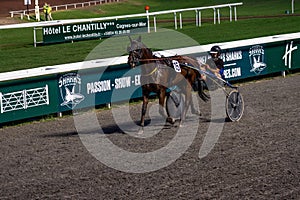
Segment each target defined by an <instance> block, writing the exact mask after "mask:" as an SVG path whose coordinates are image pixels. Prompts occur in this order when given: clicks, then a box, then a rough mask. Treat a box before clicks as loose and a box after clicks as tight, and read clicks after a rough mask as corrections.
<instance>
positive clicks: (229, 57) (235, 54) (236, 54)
mask: <svg viewBox="0 0 300 200" xmlns="http://www.w3.org/2000/svg"><path fill="white" fill-rule="evenodd" d="M242 59H243V53H242V51H231V52H226V61H234V60H242Z"/></svg>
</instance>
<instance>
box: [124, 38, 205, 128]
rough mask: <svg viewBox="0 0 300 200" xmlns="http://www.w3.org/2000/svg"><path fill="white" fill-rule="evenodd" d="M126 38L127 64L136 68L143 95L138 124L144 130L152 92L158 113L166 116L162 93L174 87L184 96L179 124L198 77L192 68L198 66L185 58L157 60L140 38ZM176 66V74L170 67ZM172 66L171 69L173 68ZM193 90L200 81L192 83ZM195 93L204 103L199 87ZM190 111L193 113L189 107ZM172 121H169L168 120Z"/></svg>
mask: <svg viewBox="0 0 300 200" xmlns="http://www.w3.org/2000/svg"><path fill="white" fill-rule="evenodd" d="M129 39H130V46H129V47H128V52H129V56H128V64H129V65H130V66H131V68H134V67H136V66H138V65H139V66H140V67H141V84H142V94H143V105H142V116H141V122H140V125H141V126H142V127H144V122H145V115H146V111H147V105H148V99H149V95H150V93H151V92H154V93H156V94H157V95H158V97H159V104H160V107H159V113H160V114H161V115H162V116H166V114H165V109H164V104H165V98H166V90H167V88H169V87H172V86H176V87H179V88H180V91H181V92H182V93H183V94H184V96H185V102H184V109H183V112H182V113H181V116H180V125H181V123H182V122H183V121H184V120H185V116H186V113H187V110H188V108H189V105H190V103H191V99H192V93H191V92H192V85H193V84H195V83H197V80H198V79H200V78H201V74H200V73H199V71H198V70H195V69H193V68H194V67H200V66H199V63H198V62H197V61H196V60H195V59H193V58H191V57H187V56H171V57H157V56H155V55H153V52H152V51H151V49H149V48H147V47H146V46H145V45H144V44H143V43H142V42H141V37H140V36H139V38H138V39H137V40H133V39H131V38H130V37H129ZM174 65H177V67H178V66H179V67H180V70H179V71H180V73H179V72H176V71H175V70H174V68H175V67H176V66H174ZM189 66H193V67H189ZM173 67H174V68H173ZM196 86H197V88H199V87H198V86H200V82H198V84H196ZM198 94H199V96H200V97H201V99H203V100H204V101H207V99H208V96H206V95H205V93H203V87H201V86H200V88H199V90H198ZM191 108H192V112H193V113H194V112H195V109H194V107H193V106H192V107H191ZM172 121H173V120H172Z"/></svg>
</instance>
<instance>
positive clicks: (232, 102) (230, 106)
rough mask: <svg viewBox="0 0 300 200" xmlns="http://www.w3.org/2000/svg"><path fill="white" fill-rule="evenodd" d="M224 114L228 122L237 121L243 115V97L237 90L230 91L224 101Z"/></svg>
mask: <svg viewBox="0 0 300 200" xmlns="http://www.w3.org/2000/svg"><path fill="white" fill-rule="evenodd" d="M225 107H226V114H227V117H228V118H229V119H230V121H232V122H235V121H239V120H240V119H241V118H242V116H243V113H244V100H243V96H242V95H241V94H240V93H239V91H237V90H232V91H231V92H230V93H229V94H228V96H227V99H226V105H225Z"/></svg>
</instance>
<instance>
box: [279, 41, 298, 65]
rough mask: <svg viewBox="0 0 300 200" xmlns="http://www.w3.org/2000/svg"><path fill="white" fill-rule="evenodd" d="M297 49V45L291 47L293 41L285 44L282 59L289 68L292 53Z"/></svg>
mask: <svg viewBox="0 0 300 200" xmlns="http://www.w3.org/2000/svg"><path fill="white" fill-rule="evenodd" d="M297 49H298V47H297V46H294V47H293V41H291V42H290V43H289V44H286V46H285V54H284V55H283V57H282V60H284V65H285V66H286V67H288V68H289V69H290V68H292V53H293V51H295V50H297Z"/></svg>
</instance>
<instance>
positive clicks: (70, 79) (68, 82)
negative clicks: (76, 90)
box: [58, 75, 81, 87]
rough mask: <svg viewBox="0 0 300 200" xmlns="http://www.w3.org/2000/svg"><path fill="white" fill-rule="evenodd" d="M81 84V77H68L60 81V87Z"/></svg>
mask: <svg viewBox="0 0 300 200" xmlns="http://www.w3.org/2000/svg"><path fill="white" fill-rule="evenodd" d="M76 84H81V78H80V76H79V75H68V76H67V75H66V76H63V77H61V78H60V79H59V81H58V87H62V86H63V85H64V86H69V85H76Z"/></svg>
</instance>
